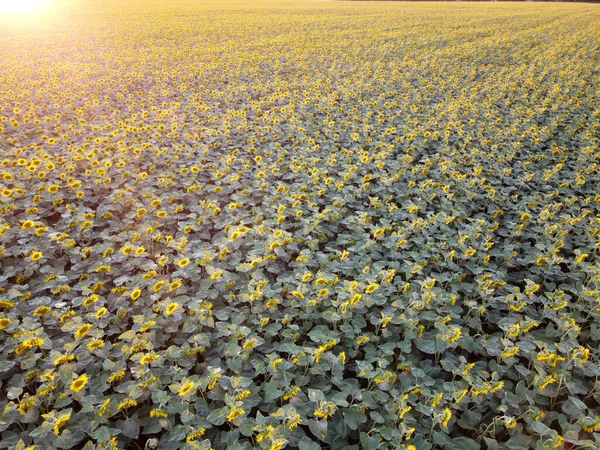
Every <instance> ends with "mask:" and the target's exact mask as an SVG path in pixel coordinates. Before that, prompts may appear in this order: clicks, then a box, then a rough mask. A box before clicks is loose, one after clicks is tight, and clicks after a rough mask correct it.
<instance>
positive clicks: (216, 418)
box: [206, 406, 229, 426]
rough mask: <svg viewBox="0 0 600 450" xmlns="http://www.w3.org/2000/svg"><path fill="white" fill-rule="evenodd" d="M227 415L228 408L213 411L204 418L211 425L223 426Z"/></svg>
mask: <svg viewBox="0 0 600 450" xmlns="http://www.w3.org/2000/svg"><path fill="white" fill-rule="evenodd" d="M228 415H229V408H228V407H227V406H225V407H223V408H219V409H215V410H213V411H212V412H211V413H210V414H209V415H208V417H207V418H206V419H207V420H208V421H209V422H210V423H212V424H213V425H217V426H219V425H223V424H224V423H225V420H227V416H228Z"/></svg>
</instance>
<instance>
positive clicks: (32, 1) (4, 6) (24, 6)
mask: <svg viewBox="0 0 600 450" xmlns="http://www.w3.org/2000/svg"><path fill="white" fill-rule="evenodd" d="M49 3H50V0H0V13H12V14H26V13H34V12H38V11H40V10H42V9H44V8H45V7H46V6H48V4H49Z"/></svg>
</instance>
